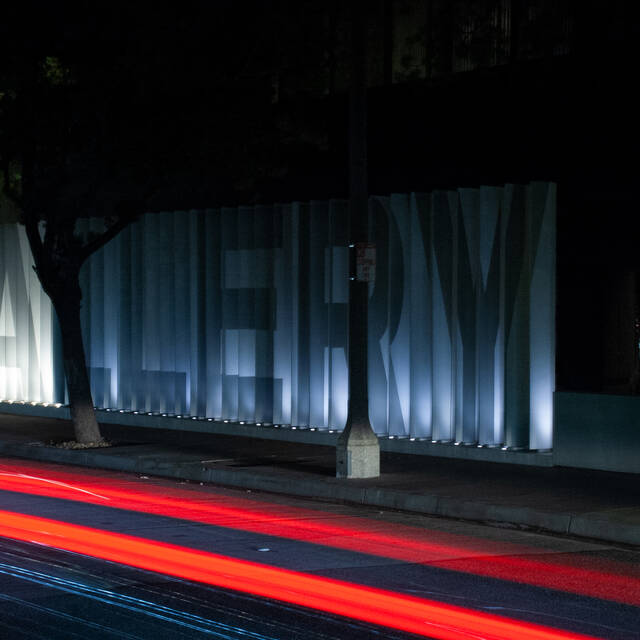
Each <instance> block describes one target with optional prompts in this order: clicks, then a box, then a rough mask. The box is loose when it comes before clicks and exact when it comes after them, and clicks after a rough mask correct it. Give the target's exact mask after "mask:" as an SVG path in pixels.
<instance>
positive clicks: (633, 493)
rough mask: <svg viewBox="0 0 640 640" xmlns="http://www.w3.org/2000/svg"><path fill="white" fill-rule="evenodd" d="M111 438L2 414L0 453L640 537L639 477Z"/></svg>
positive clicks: (126, 435) (262, 443) (229, 442)
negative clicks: (343, 465)
mask: <svg viewBox="0 0 640 640" xmlns="http://www.w3.org/2000/svg"><path fill="white" fill-rule="evenodd" d="M102 429H103V434H104V435H105V437H106V438H108V439H109V440H111V441H112V442H113V443H114V446H112V447H108V448H99V449H84V450H82V449H80V450H67V449H61V448H57V447H55V446H50V443H51V442H60V441H64V440H71V439H72V438H73V430H72V427H71V424H70V422H69V421H67V420H57V419H53V418H41V417H30V416H16V415H10V414H0V455H2V456H11V457H18V458H27V459H32V460H41V461H47V462H58V463H62V464H72V465H80V466H87V467H96V468H103V469H113V470H120V471H131V472H135V473H138V474H144V475H155V476H163V477H169V478H180V479H186V480H191V481H195V482H205V483H212V484H219V485H224V486H228V487H239V488H244V489H252V490H259V491H269V492H273V493H281V494H289V495H295V496H304V497H308V498H313V499H319V500H330V501H338V502H349V503H356V504H365V505H370V506H376V507H384V508H387V509H389V508H390V509H398V510H403V511H412V512H416V513H424V514H428V515H436V516H443V517H448V518H457V519H463V520H473V521H480V522H486V523H489V524H494V525H503V526H505V525H506V526H517V527H523V528H525V527H529V528H533V529H536V530H541V531H548V532H552V533H559V534H569V535H573V536H580V537H586V538H592V539H597V540H601V541H604V542H612V543H623V544H630V545H639V546H640V479H639V478H638V476H637V475H627V474H614V473H606V472H597V471H587V470H576V469H567V468H558V467H551V468H538V467H531V466H519V465H514V464H499V463H485V462H477V461H470V460H452V459H444V458H436V457H430V456H416V455H405V454H398V453H389V452H383V453H382V456H381V475H380V477H379V478H375V479H368V480H345V479H337V478H335V477H334V474H335V449H334V448H333V447H330V446H325V445H318V444H307V443H296V442H281V441H276V440H256V439H251V438H243V437H234V436H228V435H214V434H207V433H194V432H188V431H175V430H165V429H153V428H146V427H144V428H139V427H131V426H121V425H114V424H103V425H102Z"/></svg>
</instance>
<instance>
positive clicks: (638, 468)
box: [553, 392, 640, 473]
mask: <svg viewBox="0 0 640 640" xmlns="http://www.w3.org/2000/svg"><path fill="white" fill-rule="evenodd" d="M554 422H555V425H554V441H553V463H554V464H555V465H559V466H566V467H581V468H586V469H599V470H602V471H621V472H626V473H640V397H637V396H614V395H607V394H592V393H569V392H556V393H555V394H554Z"/></svg>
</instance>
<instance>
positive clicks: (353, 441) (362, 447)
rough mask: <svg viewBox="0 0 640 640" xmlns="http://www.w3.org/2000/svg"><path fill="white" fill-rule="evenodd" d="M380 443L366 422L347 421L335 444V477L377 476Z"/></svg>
mask: <svg viewBox="0 0 640 640" xmlns="http://www.w3.org/2000/svg"><path fill="white" fill-rule="evenodd" d="M379 475H380V443H379V442H378V436H376V434H375V433H374V432H373V429H372V428H371V425H370V424H369V423H367V422H356V423H349V424H348V425H347V426H346V427H345V430H344V431H343V432H342V434H341V435H340V437H339V438H338V443H337V445H336V478H377V477H378V476H379Z"/></svg>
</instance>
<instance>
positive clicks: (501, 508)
mask: <svg viewBox="0 0 640 640" xmlns="http://www.w3.org/2000/svg"><path fill="white" fill-rule="evenodd" d="M0 454H2V455H6V456H10V457H16V458H26V459H31V460H38V461H41V462H55V463H61V464H69V465H75V466H84V467H93V468H100V469H109V470H112V471H125V472H132V473H139V474H144V475H150V476H161V477H165V478H176V479H181V480H191V481H194V482H203V483H208V484H217V485H223V486H227V487H233V488H241V489H251V490H254V491H265V492H271V493H279V494H284V495H292V496H297V497H305V498H312V499H320V500H332V501H339V502H347V503H352V504H359V505H366V506H371V507H383V508H387V509H397V510H399V511H408V512H413V513H420V514H424V515H431V516H440V517H445V518H452V519H457V520H469V521H474V522H483V523H485V524H492V525H500V524H502V525H505V524H507V525H513V526H518V527H528V528H532V529H536V530H539V531H542V532H548V533H553V534H562V535H567V534H568V535H572V536H577V537H583V538H589V539H592V540H593V539H596V540H599V541H601V542H605V543H622V544H629V545H634V546H640V527H638V526H634V525H632V524H627V523H623V522H616V521H614V520H611V519H609V518H606V517H603V516H602V514H598V513H593V514H583V515H572V514H570V513H563V512H559V513H551V512H546V511H540V510H537V509H532V508H529V507H513V506H508V505H496V504H491V503H487V502H482V501H470V500H460V499H457V498H450V497H443V496H436V495H424V494H419V493H409V492H406V491H397V490H394V489H382V488H379V487H371V486H357V485H353V484H350V481H349V480H338V479H335V478H323V479H313V480H308V479H304V478H299V479H297V480H296V482H291V479H290V478H287V477H282V476H278V475H271V474H261V473H256V472H248V471H243V470H240V469H235V470H230V469H212V468H207V467H205V466H203V465H202V462H201V461H200V460H198V459H197V458H194V459H193V460H192V461H185V462H168V461H166V460H163V459H162V458H161V457H159V456H154V455H153V454H148V455H144V456H125V455H115V454H113V453H109V452H106V451H105V452H104V453H103V452H96V451H89V450H86V451H82V450H73V451H70V450H66V449H56V448H52V447H46V446H41V445H39V446H38V445H33V444H15V443H0Z"/></svg>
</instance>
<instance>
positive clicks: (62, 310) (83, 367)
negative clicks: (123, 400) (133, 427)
mask: <svg viewBox="0 0 640 640" xmlns="http://www.w3.org/2000/svg"><path fill="white" fill-rule="evenodd" d="M51 299H52V302H53V306H54V308H55V310H56V314H57V315H58V321H59V324H60V333H61V334H62V358H63V362H64V373H65V378H66V381H67V391H68V393H69V408H70V411H71V420H72V421H73V428H74V431H75V436H76V440H77V441H78V442H81V443H85V444H86V443H90V442H101V441H102V435H101V434H100V427H99V426H98V421H97V420H96V414H95V411H94V408H93V399H92V397H91V386H90V385H89V375H88V373H87V364H86V360H85V353H84V344H83V342H82V328H81V324H80V301H81V299H82V293H81V290H80V284H79V282H78V281H77V275H76V282H75V283H69V282H67V283H66V286H65V288H64V291H63V292H62V293H60V294H54V295H53V296H51Z"/></svg>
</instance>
